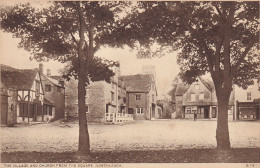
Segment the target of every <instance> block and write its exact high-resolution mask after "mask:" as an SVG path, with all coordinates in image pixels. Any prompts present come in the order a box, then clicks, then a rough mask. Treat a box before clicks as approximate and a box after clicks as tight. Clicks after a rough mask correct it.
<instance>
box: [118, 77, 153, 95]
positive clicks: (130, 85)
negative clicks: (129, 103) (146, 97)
mask: <svg viewBox="0 0 260 168" xmlns="http://www.w3.org/2000/svg"><path fill="white" fill-rule="evenodd" d="M119 79H120V80H122V81H123V82H124V84H125V87H126V90H127V91H128V92H149V91H150V88H151V83H154V80H153V75H150V74H146V75H141V74H138V75H127V76H120V77H119Z"/></svg>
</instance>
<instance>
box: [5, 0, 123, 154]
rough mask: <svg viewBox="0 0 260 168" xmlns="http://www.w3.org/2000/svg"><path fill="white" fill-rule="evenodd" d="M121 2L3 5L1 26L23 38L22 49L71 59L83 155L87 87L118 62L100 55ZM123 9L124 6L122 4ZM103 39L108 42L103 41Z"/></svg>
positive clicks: (108, 73) (86, 136)
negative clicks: (76, 84)
mask: <svg viewBox="0 0 260 168" xmlns="http://www.w3.org/2000/svg"><path fill="white" fill-rule="evenodd" d="M120 4H121V3H117V2H101V1H99V2H97V1H96V2H90V1H83V2H79V1H74V2H73V1H72V2H62V1H60V2H58V1H57V2H52V3H50V4H47V5H46V4H45V7H44V8H42V7H41V8H37V7H32V6H31V5H30V4H29V3H27V4H19V5H14V6H11V7H7V6H4V7H3V8H2V9H1V18H0V19H1V29H3V30H4V31H6V32H11V33H13V34H14V36H15V37H18V38H21V42H20V44H19V47H21V48H24V49H26V50H28V51H30V52H31V53H32V57H33V59H36V60H39V61H44V60H48V59H53V60H58V61H60V62H68V61H70V62H71V68H70V69H69V71H68V74H67V75H65V76H66V77H67V78H69V77H70V76H74V77H76V78H77V79H78V114H79V145H78V152H79V153H89V151H90V143H89V134H88V125H87V118H86V109H85V108H86V107H85V97H86V91H85V87H86V85H87V84H88V83H89V81H90V80H92V81H95V80H104V79H105V80H107V81H109V79H110V76H112V75H113V72H112V71H110V70H109V67H110V66H113V65H115V63H114V62H109V61H106V60H105V61H104V60H102V59H100V58H96V57H95V53H96V52H97V51H98V50H99V48H100V46H101V45H103V44H104V43H105V41H106V40H105V39H106V37H107V35H108V34H109V33H110V32H112V31H113V29H114V28H115V27H116V23H117V22H119V20H120V18H119V17H118V15H117V14H116V13H117V12H120V10H119V9H120ZM121 7H122V6H121ZM102 39H103V40H102Z"/></svg>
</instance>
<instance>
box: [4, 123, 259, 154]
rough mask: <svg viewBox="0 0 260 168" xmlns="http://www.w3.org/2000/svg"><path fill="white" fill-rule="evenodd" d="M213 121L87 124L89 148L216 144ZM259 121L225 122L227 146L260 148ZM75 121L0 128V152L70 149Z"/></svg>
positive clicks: (73, 147) (74, 144)
mask: <svg viewBox="0 0 260 168" xmlns="http://www.w3.org/2000/svg"><path fill="white" fill-rule="evenodd" d="M216 124H217V123H216V121H209V120H198V121H192V120H155V121H135V122H133V123H128V124H124V125H98V124H90V125H89V133H90V145H91V150H93V151H121V150H161V149H167V150H169V149H186V148H213V147H216V140H215V133H216ZM259 128H260V122H229V131H230V140H231V146H232V147H235V148H240V147H248V148H251V147H252V148H254V147H258V148H259V147H260V133H259ZM77 146H78V125H77V123H65V124H54V123H53V124H37V125H26V126H24V125H17V127H2V128H1V152H14V151H38V152H48V151H49V152H66V151H67V152H70V151H71V152H72V151H76V150H77Z"/></svg>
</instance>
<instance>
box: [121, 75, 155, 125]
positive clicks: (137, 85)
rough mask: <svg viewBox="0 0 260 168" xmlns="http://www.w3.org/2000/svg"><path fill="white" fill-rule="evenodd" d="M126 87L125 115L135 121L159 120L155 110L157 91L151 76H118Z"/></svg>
mask: <svg viewBox="0 0 260 168" xmlns="http://www.w3.org/2000/svg"><path fill="white" fill-rule="evenodd" d="M119 79H120V80H122V81H123V82H124V84H125V86H126V92H127V96H126V97H127V98H126V100H127V103H126V104H127V105H126V106H127V113H128V114H133V116H134V119H135V120H150V119H155V118H159V116H158V115H159V114H158V108H156V107H157V106H156V101H157V90H156V84H155V80H154V77H153V75H151V74H147V75H140V74H138V75H128V76H120V77H119Z"/></svg>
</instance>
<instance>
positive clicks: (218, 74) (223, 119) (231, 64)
mask: <svg viewBox="0 0 260 168" xmlns="http://www.w3.org/2000/svg"><path fill="white" fill-rule="evenodd" d="M119 33H121V34H122V35H121V36H120V37H122V36H123V37H124V38H121V40H126V41H128V43H127V44H128V45H129V46H135V47H139V49H140V51H141V52H140V53H141V54H140V56H141V57H148V58H149V57H151V56H153V55H156V54H158V53H160V52H162V51H163V50H168V51H170V52H171V51H179V52H178V57H177V62H178V64H179V65H180V69H181V72H180V77H181V78H182V79H183V80H184V81H186V82H188V83H192V82H193V81H195V80H196V78H197V77H198V76H201V75H204V74H205V73H208V72H209V73H210V74H211V77H212V79H213V82H214V86H215V89H216V95H217V100H218V107H219V108H218V124H217V133H216V139H217V146H218V148H223V149H227V148H230V140H229V131H228V122H227V112H228V101H229V97H230V94H231V91H232V85H233V84H237V85H238V86H241V87H243V88H246V87H247V86H248V85H250V84H252V83H253V80H252V79H253V78H255V77H257V75H259V73H260V68H259V67H260V57H259V3H258V2H195V1H194V2H139V3H138V5H137V7H136V8H134V9H133V14H132V15H130V16H129V17H128V18H127V19H125V20H124V22H122V27H121V28H120V29H119ZM155 44H156V45H158V46H159V47H157V48H158V50H152V49H151V48H152V47H153V46H154V45H155Z"/></svg>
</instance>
